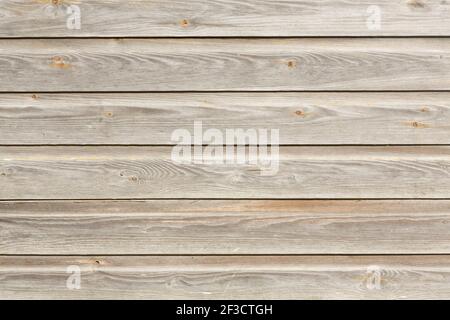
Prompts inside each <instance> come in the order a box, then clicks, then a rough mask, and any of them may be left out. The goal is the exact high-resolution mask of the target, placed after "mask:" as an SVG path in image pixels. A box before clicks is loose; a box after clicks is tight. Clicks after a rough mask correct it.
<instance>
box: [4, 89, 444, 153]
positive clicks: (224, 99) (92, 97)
mask: <svg viewBox="0 0 450 320" xmlns="http://www.w3.org/2000/svg"><path fill="white" fill-rule="evenodd" d="M195 121H200V122H201V124H202V126H203V132H205V131H206V130H208V129H219V130H221V132H223V133H225V130H226V129H233V128H242V129H244V130H258V129H264V128H268V129H279V134H280V143H281V144H290V145H295V144H309V145H311V144H327V145H332V144H336V145H339V144H450V93H446V92H433V93H424V92H420V93H414V92H404V93H150V94H145V93H144V94H143V93H133V94H112V93H108V94H0V144H3V145H21V144H25V145H33V144H79V145H88V144H136V145H138V144H151V145H161V144H163V145H171V144H176V143H177V141H176V140H172V133H173V132H174V131H175V130H177V129H180V128H185V129H188V130H190V131H191V132H193V131H194V122H195Z"/></svg>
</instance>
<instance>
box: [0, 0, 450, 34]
mask: <svg viewBox="0 0 450 320" xmlns="http://www.w3.org/2000/svg"><path fill="white" fill-rule="evenodd" d="M54 3H55V4H54ZM71 4H76V5H78V6H79V7H80V9H81V29H80V30H70V29H68V28H67V27H66V20H67V17H68V16H67V14H66V11H67V7H68V6H69V5H71ZM373 5H377V6H379V8H380V10H381V11H380V13H381V16H380V18H381V25H380V28H379V29H374V28H369V27H368V25H367V23H368V21H369V22H370V16H371V14H372V13H373V11H371V9H370V6H373ZM0 18H1V19H0V36H1V37H42V36H46V37H56V36H59V37H71V36H77V37H80V36H83V37H84V36H114V37H123V36H152V37H164V36H176V37H183V36H221V37H228V36H283V37H286V36H343V35H350V36H377V35H378V36H379V35H398V36H414V35H433V36H444V35H445V36H448V35H450V6H449V4H448V2H447V1H441V0H427V1H425V0H396V1H393V0H376V1H372V0H358V1H344V0H336V1H329V0H277V1H270V0H246V1H232V0H189V1H180V0H138V1H136V0H134V1H120V0H89V1H88V0H70V1H68V0H64V1H62V0H58V1H52V0H36V1H25V0H2V6H1V8H0Z"/></svg>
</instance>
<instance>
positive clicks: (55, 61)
mask: <svg viewBox="0 0 450 320" xmlns="http://www.w3.org/2000/svg"><path fill="white" fill-rule="evenodd" d="M50 65H51V66H52V67H54V68H59V69H67V68H69V67H70V64H68V63H66V62H65V61H64V58H63V57H59V56H55V57H53V58H52V63H51V64H50Z"/></svg>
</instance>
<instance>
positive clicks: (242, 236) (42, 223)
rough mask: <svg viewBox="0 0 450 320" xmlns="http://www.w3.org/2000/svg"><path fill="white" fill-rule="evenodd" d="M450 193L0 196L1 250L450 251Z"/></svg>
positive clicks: (197, 252)
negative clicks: (307, 197)
mask: <svg viewBox="0 0 450 320" xmlns="http://www.w3.org/2000/svg"><path fill="white" fill-rule="evenodd" d="M448 224H450V201H295V200H292V201H288V200H282V201H274V200H257V201H254V200H253V201H246V200H240V201H236V200H229V201H226V200H213V201H204V200H203V201H202V200H192V201H188V200H164V201H162V200H156V201H61V202H60V201H39V202H35V201H26V202H0V254H2V255H5V254H21V255H26V254H41V255H46V254H47V255H57V254H62V255H71V254H75V255H80V254H84V255H111V254H131V255H132V254H143V255H145V254H147V255H150V254H151V255H154V254H164V255H167V254H171V255H175V254H183V255H204V254H209V255H211V254H269V255H270V254H444V253H445V254H449V253H450V230H449V228H448Z"/></svg>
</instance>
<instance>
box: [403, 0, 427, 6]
mask: <svg viewBox="0 0 450 320" xmlns="http://www.w3.org/2000/svg"><path fill="white" fill-rule="evenodd" d="M406 3H407V5H408V6H410V7H412V8H425V3H423V2H422V0H408V1H407V2H406Z"/></svg>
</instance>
